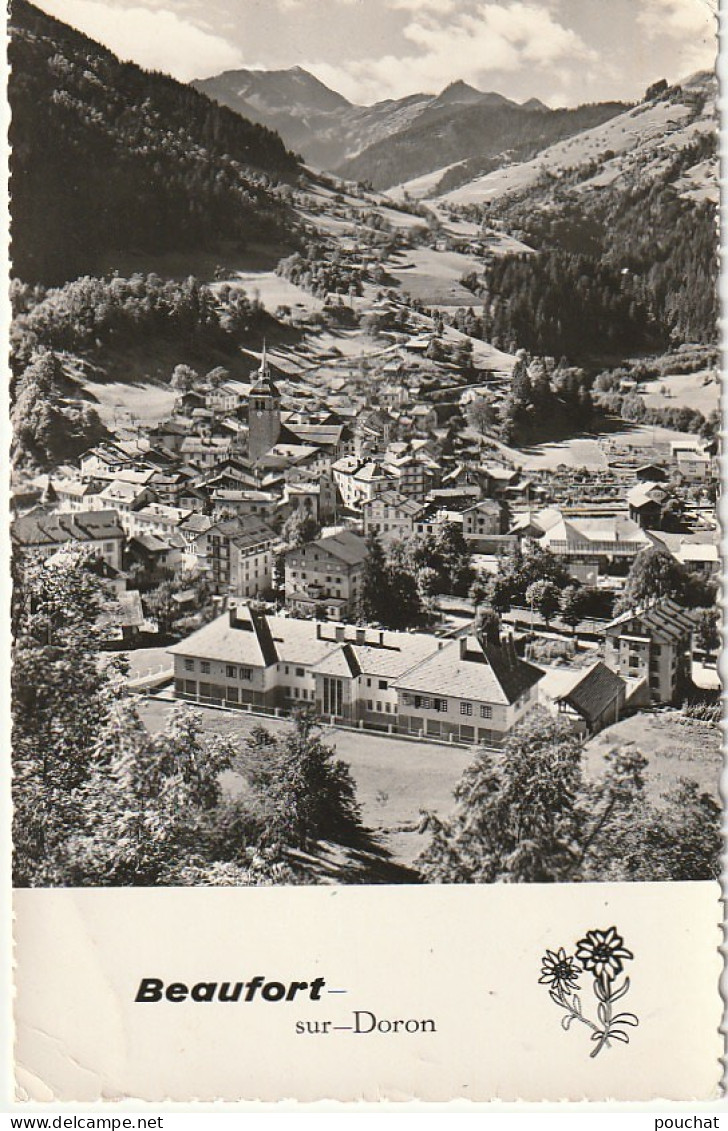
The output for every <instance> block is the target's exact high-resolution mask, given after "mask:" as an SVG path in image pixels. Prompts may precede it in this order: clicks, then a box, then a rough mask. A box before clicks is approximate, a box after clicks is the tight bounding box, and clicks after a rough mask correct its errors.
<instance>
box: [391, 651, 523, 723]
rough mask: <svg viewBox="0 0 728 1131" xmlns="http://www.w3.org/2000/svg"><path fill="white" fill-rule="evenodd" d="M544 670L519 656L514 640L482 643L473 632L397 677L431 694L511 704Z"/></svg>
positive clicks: (403, 683) (400, 683)
mask: <svg viewBox="0 0 728 1131" xmlns="http://www.w3.org/2000/svg"><path fill="white" fill-rule="evenodd" d="M542 676H543V672H542V671H541V669H540V668H537V667H535V666H534V665H533V664H529V663H527V662H526V661H525V660H521V659H520V658H519V657H518V656H516V653H515V649H514V648H513V645H512V644H505V645H503V646H501V645H493V644H485V645H483V644H481V643H480V641H479V640H477V639H476V637H474V636H469V637H467V639H466V640H464V641H463V640H454V641H452V642H451V643H449V644H446V645H445V646H444V647H443V648H441V649H440V650H439V651H437V652H436V653H435V654H434V655H433V656H431V657H430V658H429V659H426V660H425V661H424V662H423V663H422V664H420V665H419V666H418V667H416V668H414V669H413V670H412V671H410V672H408V673H407V675H406V676H405V677H404V678H403V679H399V680H398V681H397V686H398V687H404V688H407V689H412V690H413V691H421V692H425V693H427V694H432V695H442V696H446V697H447V696H452V697H453V698H457V699H473V700H475V701H476V702H481V703H500V704H502V705H504V706H505V705H506V704H511V703H514V702H515V701H516V699H518V698H519V697H520V696H521V695H522V694H523V693H524V692H525V691H527V690H528V689H529V688H530V687H533V686H534V685H535V684H536V683H538V681H539V680H540V679H541V678H542Z"/></svg>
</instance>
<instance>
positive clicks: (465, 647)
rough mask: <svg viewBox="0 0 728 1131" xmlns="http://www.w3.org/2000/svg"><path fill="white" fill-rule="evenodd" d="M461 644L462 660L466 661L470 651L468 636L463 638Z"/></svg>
mask: <svg viewBox="0 0 728 1131" xmlns="http://www.w3.org/2000/svg"><path fill="white" fill-rule="evenodd" d="M459 643H460V659H461V660H464V659H465V655H466V653H467V650H468V638H467V636H461V637H460V641H459Z"/></svg>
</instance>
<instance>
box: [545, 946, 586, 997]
mask: <svg viewBox="0 0 728 1131" xmlns="http://www.w3.org/2000/svg"><path fill="white" fill-rule="evenodd" d="M580 973H581V967H580V966H579V963H578V962H577V961H576V959H575V958H573V957H572V956H571V955H567V953H566V951H565V950H564V948H563V946H562V947H560V948H559V951H558V953H554V951H553V950H547V951H546V953H545V955H544V956H543V958H542V959H541V977H540V978H539V982H544V983H546V985H550V986H552V987H553V988H554V989H555V990H560V989H566V990H578V988H579V984H578V982H577V978H578V977H579V974H580Z"/></svg>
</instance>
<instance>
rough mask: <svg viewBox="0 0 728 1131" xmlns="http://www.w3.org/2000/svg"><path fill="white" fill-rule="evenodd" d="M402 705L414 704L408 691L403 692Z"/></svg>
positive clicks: (409, 705)
mask: <svg viewBox="0 0 728 1131" xmlns="http://www.w3.org/2000/svg"><path fill="white" fill-rule="evenodd" d="M402 706H403V707H411V706H412V696H411V695H410V694H409V692H407V691H405V692H403V693H402Z"/></svg>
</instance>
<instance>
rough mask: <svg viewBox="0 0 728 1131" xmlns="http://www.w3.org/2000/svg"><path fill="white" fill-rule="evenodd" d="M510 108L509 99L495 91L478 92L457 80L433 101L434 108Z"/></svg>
mask: <svg viewBox="0 0 728 1131" xmlns="http://www.w3.org/2000/svg"><path fill="white" fill-rule="evenodd" d="M457 105H461V106H474V105H480V106H483V105H485V106H510V105H513V103H511V102H510V101H509V99H507V98H504V97H503V95H502V94H497V93H496V92H495V91H482V90H477V89H476V87H474V86H471V85H470V83H467V82H464V81H463V80H462V79H457V80H456V81H455V82H451V83H449V84H448V85H447V86H446V87H445V89H444V90H442V91H441V92H440V93H439V94H438V96H437V98H435V99H433V106H457Z"/></svg>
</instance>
